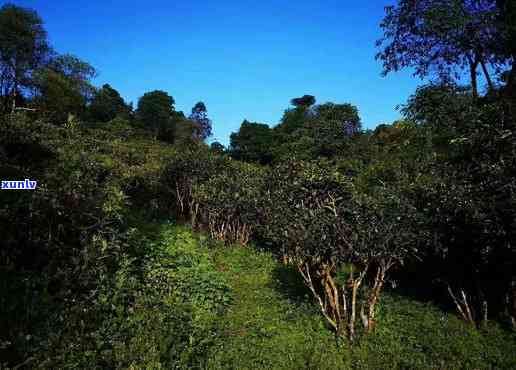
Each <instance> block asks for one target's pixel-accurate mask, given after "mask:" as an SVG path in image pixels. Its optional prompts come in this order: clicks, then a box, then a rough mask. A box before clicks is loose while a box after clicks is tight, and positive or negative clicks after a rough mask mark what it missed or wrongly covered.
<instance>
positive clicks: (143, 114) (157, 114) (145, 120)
mask: <svg viewBox="0 0 516 370" xmlns="http://www.w3.org/2000/svg"><path fill="white" fill-rule="evenodd" d="M174 104H175V101H174V98H173V97H171V96H170V95H168V94H167V93H166V92H165V91H161V90H154V91H150V92H147V93H145V94H144V95H143V96H142V97H141V98H140V99H139V100H138V107H137V109H136V118H137V119H138V120H139V121H140V122H141V123H142V124H143V125H144V127H147V128H148V129H150V130H152V131H153V132H154V135H155V136H157V135H158V134H159V133H161V132H163V131H164V130H166V129H167V128H168V127H169V126H170V125H171V117H172V115H173V113H174V111H175V108H174Z"/></svg>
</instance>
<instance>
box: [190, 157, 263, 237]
mask: <svg viewBox="0 0 516 370" xmlns="http://www.w3.org/2000/svg"><path fill="white" fill-rule="evenodd" d="M263 175H264V170H263V169H262V168H260V167H258V166H255V165H252V164H247V163H241V162H233V161H228V162H227V165H226V166H225V167H224V168H223V169H222V170H221V172H219V173H217V174H215V175H213V176H212V177H211V178H209V179H207V180H206V181H204V182H200V183H197V184H196V185H194V187H193V192H192V197H193V202H194V204H195V205H194V212H196V213H197V214H196V215H195V216H194V219H195V220H196V223H197V224H198V225H201V226H203V227H206V228H207V229H208V230H209V232H210V235H211V236H212V237H213V238H214V239H218V240H223V241H226V242H228V243H239V244H242V245H246V244H247V243H248V242H249V240H250V238H251V237H252V236H253V233H254V231H255V230H256V229H257V227H258V226H259V224H260V220H261V209H262V204H261V200H262V193H263V178H264V176H263Z"/></svg>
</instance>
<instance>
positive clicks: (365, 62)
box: [0, 0, 422, 144]
mask: <svg viewBox="0 0 516 370" xmlns="http://www.w3.org/2000/svg"><path fill="white" fill-rule="evenodd" d="M10 2H12V3H15V4H17V5H21V6H25V7H30V8H33V9H36V10H37V11H38V13H39V14H40V15H41V16H42V18H43V19H44V21H45V24H46V28H47V31H48V33H49V38H50V41H51V43H52V45H53V46H54V48H55V49H56V50H57V51H58V52H61V53H65V52H68V53H72V54H75V55H77V56H79V57H80V58H81V59H84V60H86V61H88V62H89V63H91V64H92V65H93V66H94V67H95V68H96V69H97V70H98V72H99V76H98V78H97V79H96V80H95V84H97V85H101V84H104V83H109V84H110V85H111V86H113V87H114V88H116V89H117V90H118V91H120V93H121V94H122V96H123V97H124V98H125V99H126V100H127V101H133V102H134V103H135V105H136V102H137V100H138V97H140V96H141V95H143V93H144V92H146V91H150V90H154V89H161V90H165V91H167V92H169V93H170V94H171V95H172V96H173V97H174V98H175V100H176V109H177V110H183V111H184V112H185V113H186V114H188V113H189V112H190V110H191V107H192V106H193V105H194V104H195V103H196V102H197V101H199V100H202V101H204V102H205V103H206V106H207V108H208V113H209V116H210V117H211V118H212V120H213V125H214V135H213V138H212V140H219V141H221V142H222V143H223V144H227V143H228V140H229V134H230V133H231V132H233V131H236V130H238V128H239V126H240V124H241V122H242V121H243V119H244V118H245V119H248V120H250V121H258V122H263V123H267V124H269V125H270V126H273V125H275V124H277V123H278V121H279V119H280V118H281V115H282V113H283V111H284V110H285V109H286V108H287V107H288V106H289V101H290V99H292V98H294V97H297V96H301V95H303V94H311V95H315V97H316V98H317V101H318V102H319V103H323V102H326V101H332V102H335V103H342V102H350V103H352V104H355V105H357V106H358V108H359V111H360V115H361V117H362V122H363V124H364V126H365V127H367V128H373V127H375V126H376V125H377V124H379V123H384V122H391V121H393V120H395V119H396V118H398V117H399V114H398V112H397V111H396V110H395V106H396V105H397V104H400V103H403V102H405V101H406V99H407V97H408V95H409V94H411V93H412V92H413V91H414V90H415V88H416V86H417V85H419V84H421V83H422V82H421V81H420V80H418V79H416V78H413V77H412V76H411V74H410V72H409V71H405V72H401V73H396V74H391V75H389V76H388V77H385V78H384V77H381V76H380V71H381V65H380V63H379V62H377V61H375V59H374V55H375V45H374V42H375V40H376V39H377V38H378V37H379V36H380V35H381V30H380V28H379V22H380V20H381V19H382V17H383V14H384V6H385V5H389V4H390V3H392V0H391V1H388V0H384V1H383V0H361V1H343V0H332V1H328V0H312V1H305V0H298V1H294V0H253V1H250V0H231V1H223V0H220V1H208V0H206V1H199V0H183V1H177V0H148V1H141V0H140V1H127V0H126V1H121V0H103V1H98V0H90V1H65V0H62V1H57V0H32V1H31V0H14V1H10ZM0 3H1V4H3V3H5V1H3V0H2V1H0Z"/></svg>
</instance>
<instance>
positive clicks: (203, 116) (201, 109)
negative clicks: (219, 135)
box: [188, 101, 212, 141]
mask: <svg viewBox="0 0 516 370" xmlns="http://www.w3.org/2000/svg"><path fill="white" fill-rule="evenodd" d="M188 119H189V120H190V121H192V122H195V123H197V126H198V129H196V130H195V132H194V136H195V137H194V139H197V140H200V141H204V140H206V139H207V138H208V137H210V136H211V133H212V132H211V129H212V123H211V120H210V119H209V118H208V110H207V109H206V105H205V104H204V103H203V102H202V101H200V102H198V103H197V104H195V106H194V107H193V108H192V114H190V116H189V117H188Z"/></svg>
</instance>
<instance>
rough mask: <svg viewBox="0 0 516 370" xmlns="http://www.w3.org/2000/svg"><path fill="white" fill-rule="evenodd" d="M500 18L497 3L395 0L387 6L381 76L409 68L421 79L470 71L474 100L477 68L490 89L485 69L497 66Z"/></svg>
mask: <svg viewBox="0 0 516 370" xmlns="http://www.w3.org/2000/svg"><path fill="white" fill-rule="evenodd" d="M498 18H499V8H498V7H497V5H496V1H495V0H449V1H440V0H420V1H413V0H399V1H398V5H397V6H389V7H386V16H385V18H384V19H383V21H382V23H381V27H382V28H383V31H384V35H383V37H382V38H381V39H380V40H378V41H377V46H378V47H381V50H380V52H379V53H378V54H377V56H376V58H377V59H380V60H381V61H382V62H383V68H384V70H383V73H384V74H387V73H389V72H391V71H397V70H399V69H402V68H405V67H412V68H414V69H415V72H414V74H415V75H416V76H419V77H426V76H428V75H430V74H432V73H437V74H438V75H439V76H440V77H441V78H445V79H455V78H457V77H458V76H459V74H460V72H461V71H462V70H463V69H468V70H469V73H470V78H471V85H472V90H473V95H475V96H478V83H477V70H478V68H479V66H480V67H481V70H482V72H483V74H484V77H485V79H486V82H487V84H488V86H489V88H490V89H492V88H493V82H492V78H491V76H490V72H489V67H490V66H495V67H496V66H498V65H499V63H500V62H501V61H500V58H499V56H498V55H497V54H496V51H495V50H496V47H495V45H499V43H500V41H499V38H500V32H498V30H497V28H498V21H497V20H498Z"/></svg>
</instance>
